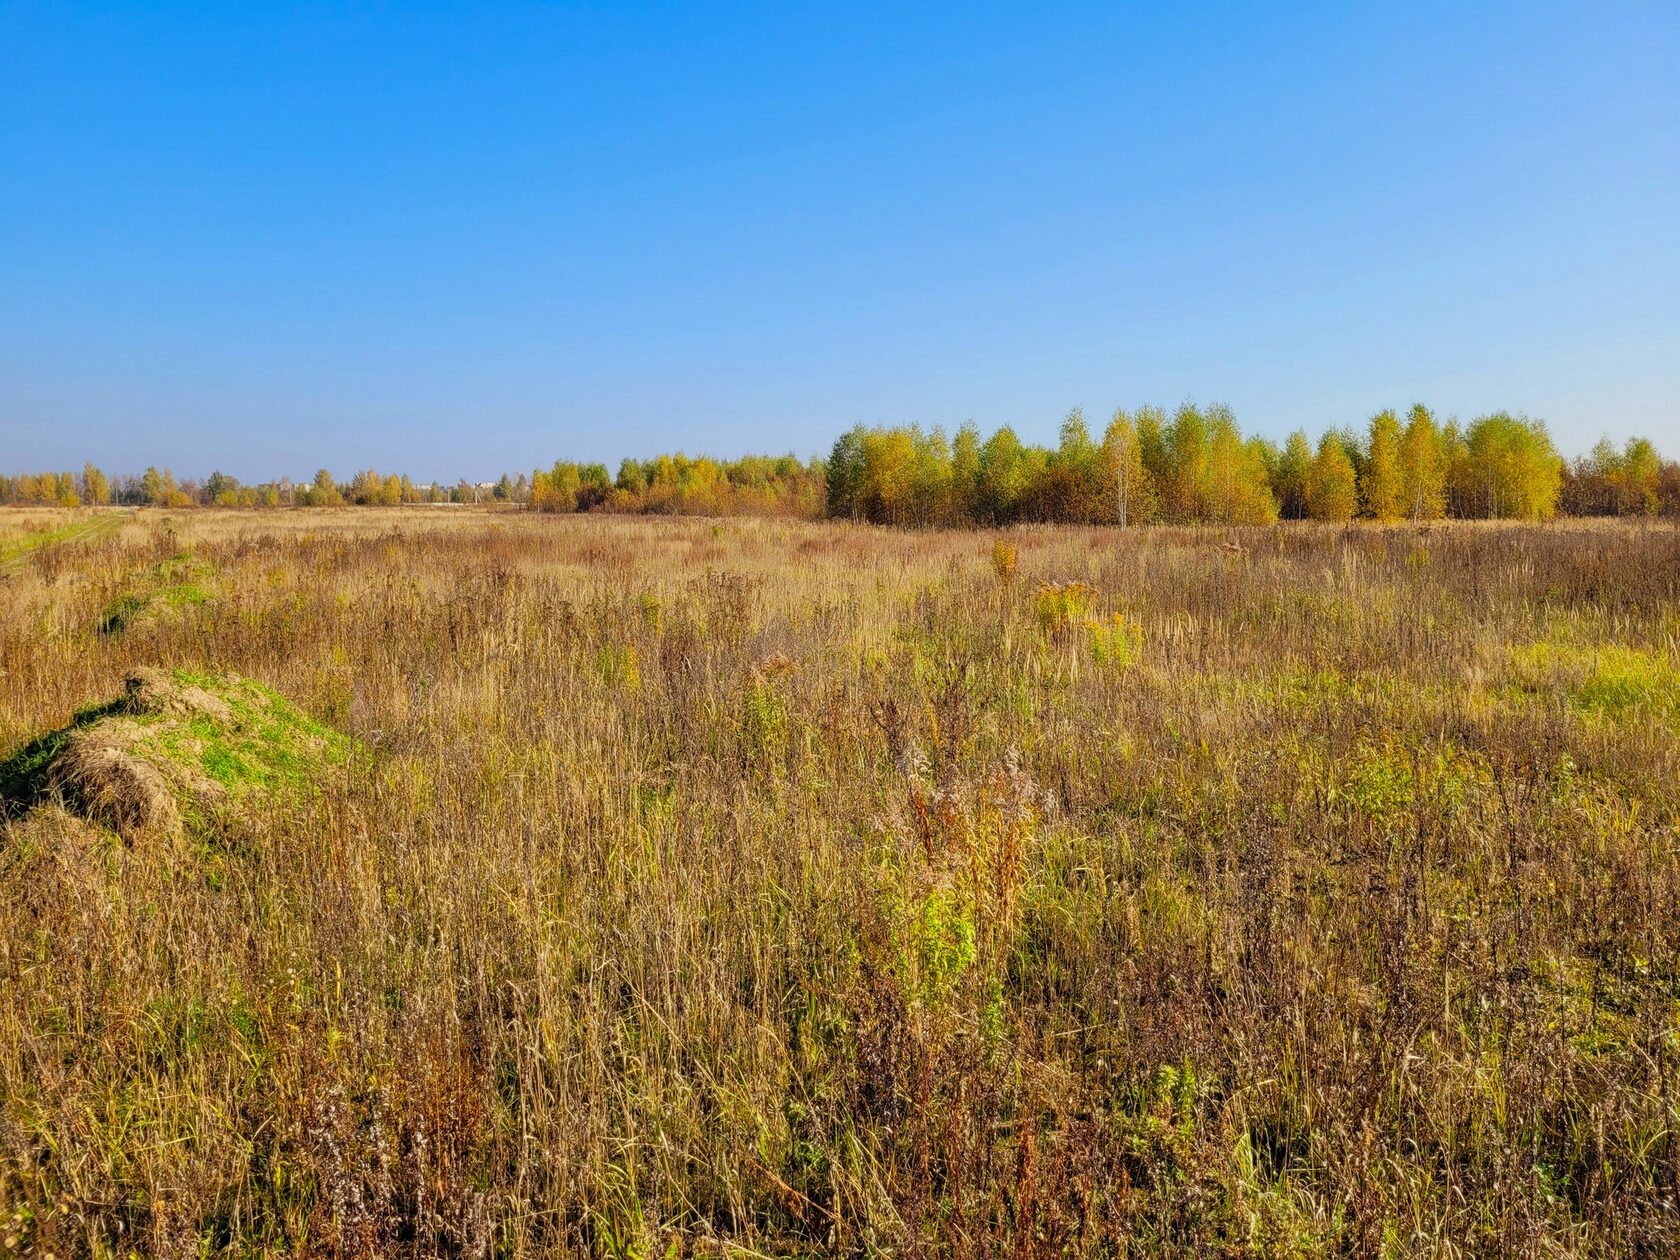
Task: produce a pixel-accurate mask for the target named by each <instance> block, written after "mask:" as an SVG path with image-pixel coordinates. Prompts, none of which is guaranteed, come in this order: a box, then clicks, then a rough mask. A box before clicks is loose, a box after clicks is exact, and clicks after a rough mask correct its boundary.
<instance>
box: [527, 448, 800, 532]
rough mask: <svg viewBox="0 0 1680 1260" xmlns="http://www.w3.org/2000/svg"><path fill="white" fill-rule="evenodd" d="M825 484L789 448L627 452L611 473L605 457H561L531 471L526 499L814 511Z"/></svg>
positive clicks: (571, 506)
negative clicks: (729, 454) (777, 451)
mask: <svg viewBox="0 0 1680 1260" xmlns="http://www.w3.org/2000/svg"><path fill="white" fill-rule="evenodd" d="M823 486H824V483H823V470H822V465H821V464H820V463H816V462H813V463H811V464H809V465H807V464H803V463H801V462H800V461H799V460H798V459H797V458H796V457H795V456H793V455H782V456H779V457H777V456H769V455H748V456H745V457H744V458H742V459H735V460H716V459H710V458H708V457H706V456H699V457H696V458H692V459H691V458H689V457H688V456H687V455H683V454H680V453H679V454H676V455H660V456H658V457H656V458H654V459H647V460H639V459H626V460H625V461H624V462H623V463H621V464H620V465H619V466H618V476H616V477H614V476H612V475H611V474H609V473H608V472H607V466H606V465H605V464H574V463H571V462H569V461H567V460H561V461H559V462H558V463H556V464H555V465H554V466H553V467H552V468H548V469H538V470H537V471H536V472H535V473H533V474H532V475H531V490H530V504H531V506H532V507H533V508H536V509H537V510H538V511H541V512H588V511H594V510H603V511H609V512H656V513H678V512H680V513H691V514H695V515H707V516H748V515H751V516H818V515H821V514H822V511H823V507H824V504H825V499H824V489H823Z"/></svg>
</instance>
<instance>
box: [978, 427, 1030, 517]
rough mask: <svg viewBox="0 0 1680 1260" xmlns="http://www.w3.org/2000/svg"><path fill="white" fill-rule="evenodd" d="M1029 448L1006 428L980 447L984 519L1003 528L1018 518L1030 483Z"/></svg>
mask: <svg viewBox="0 0 1680 1260" xmlns="http://www.w3.org/2000/svg"><path fill="white" fill-rule="evenodd" d="M1027 471H1028V469H1027V458H1026V449H1025V448H1024V447H1023V446H1022V445H1021V439H1020V438H1018V437H1016V436H1015V430H1014V429H1012V428H1010V427H1009V426H1008V425H1004V426H1003V427H1002V428H1001V429H999V430H998V431H997V432H996V433H994V434H992V436H991V437H989V438H987V439H986V444H985V445H984V446H982V447H981V448H980V495H979V499H980V512H979V514H980V518H981V519H982V520H984V521H986V522H988V523H990V524H994V525H1002V524H1006V523H1008V522H1009V521H1012V520H1014V519H1015V515H1016V512H1017V510H1018V509H1019V507H1020V502H1021V496H1022V493H1023V491H1024V490H1025V489H1026V484H1027Z"/></svg>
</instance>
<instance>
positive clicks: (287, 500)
mask: <svg viewBox="0 0 1680 1260" xmlns="http://www.w3.org/2000/svg"><path fill="white" fill-rule="evenodd" d="M529 491H530V487H529V483H528V482H527V481H526V479H525V478H524V476H520V477H519V478H518V479H517V480H515V479H513V478H511V477H508V476H506V475H504V476H503V477H502V479H501V480H500V481H497V482H495V483H489V482H483V483H477V484H474V483H470V482H466V481H461V482H458V483H457V484H455V485H453V486H444V485H440V484H438V483H436V482H434V483H432V484H430V485H416V484H415V483H414V482H412V481H410V480H409V479H408V478H407V477H396V476H386V477H382V476H380V475H379V474H378V473H376V472H375V471H373V470H372V469H371V468H370V469H367V470H365V471H363V472H359V473H357V474H356V475H355V476H353V477H352V478H350V480H349V481H342V482H341V481H338V480H336V479H334V477H333V475H332V474H331V473H330V472H329V471H328V470H327V469H325V468H323V469H321V470H320V471H319V472H317V473H316V474H315V476H314V479H313V480H310V481H299V482H294V481H292V480H291V478H289V477H282V478H280V479H279V480H278V481H265V482H261V483H259V484H256V485H243V484H241V483H240V481H239V480H238V478H236V477H231V476H229V475H228V474H227V473H223V472H214V473H211V474H210V476H209V477H207V478H205V480H204V481H202V482H197V481H179V482H178V481H176V479H175V475H174V473H172V472H171V471H170V470H169V469H167V468H165V469H163V470H161V471H159V470H158V469H157V468H148V469H147V470H146V471H145V473H144V474H143V475H141V476H139V477H120V478H115V479H113V478H109V477H107V476H106V475H105V474H104V473H103V472H101V471H100V470H99V469H98V468H96V467H94V465H92V464H88V465H86V466H85V467H84V468H83V469H82V471H81V472H79V473H68V472H63V473H32V474H24V475H22V476H17V477H6V476H0V504H26V505H40V506H57V507H78V506H82V505H89V506H101V505H105V504H118V505H123V506H129V507H172V508H181V507H243V508H258V507H338V506H341V505H344V504H355V505H358V506H370V507H378V506H394V505H396V504H401V503H492V502H506V503H523V502H525V501H526V500H527V499H528V497H529Z"/></svg>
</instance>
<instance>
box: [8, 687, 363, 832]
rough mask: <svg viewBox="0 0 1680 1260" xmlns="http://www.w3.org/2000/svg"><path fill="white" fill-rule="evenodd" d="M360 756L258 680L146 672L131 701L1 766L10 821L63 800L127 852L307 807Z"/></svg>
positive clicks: (82, 717) (104, 709) (99, 711)
mask: <svg viewBox="0 0 1680 1260" xmlns="http://www.w3.org/2000/svg"><path fill="white" fill-rule="evenodd" d="M354 750H355V743H354V741H353V740H351V739H350V738H349V737H348V736H345V735H343V734H341V733H340V732H338V731H335V730H332V729H331V728H330V727H327V726H324V725H322V724H321V723H319V722H317V721H315V720H314V719H313V718H311V717H309V716H308V715H306V714H305V713H303V712H302V711H300V710H299V709H298V708H297V707H296V706H295V705H293V704H292V703H291V702H290V701H288V700H286V699H285V698H284V697H282V696H280V695H277V694H276V693H275V692H273V691H270V690H269V689H268V688H267V687H264V686H262V685H261V684H259V683H256V682H252V681H251V680H250V679H248V678H240V677H238V676H237V675H232V674H225V675H210V674H198V673H193V672H191V671H188V670H175V671H173V672H166V671H163V670H158V669H147V668H141V669H136V670H134V671H133V672H132V673H130V674H129V676H128V678H127V680H126V689H125V693H124V695H123V696H122V698H120V699H118V700H115V701H112V702H111V703H109V704H104V705H99V706H96V707H93V708H90V709H84V710H82V711H81V712H80V713H78V714H77V715H76V717H75V719H74V720H73V721H72V722H71V723H70V724H69V725H68V726H66V727H63V728H62V729H60V730H56V731H53V732H51V733H49V734H47V735H44V736H42V737H41V738H39V739H37V740H35V741H33V742H32V743H30V744H28V745H25V746H24V747H23V748H22V749H20V750H19V751H18V752H16V753H14V754H13V755H12V756H11V757H10V758H9V759H7V760H6V761H5V762H4V763H0V809H3V810H4V811H5V812H9V813H21V812H23V811H24V810H26V809H29V808H31V807H33V806H34V805H36V804H37V803H39V802H42V801H44V800H50V799H56V800H59V801H62V803H63V804H64V805H65V806H67V807H68V808H70V809H71V810H73V811H75V812H76V813H79V814H81V815H83V816H84V817H87V818H90V819H92V820H94V821H96V822H99V823H102V824H104V825H106V826H109V827H111V828H113V829H114V830H115V831H117V832H118V834H120V835H121V836H122V837H123V838H124V839H126V840H134V839H136V838H138V837H141V836H154V835H169V834H178V833H180V832H181V831H182V829H183V828H184V827H186V826H188V825H190V824H196V823H199V822H201V821H203V820H205V819H208V818H211V817H214V816H216V815H217V814H219V813H221V812H223V811H226V810H230V809H231V810H240V809H244V808H249V807H250V806H252V805H254V804H257V803H261V802H272V801H274V800H275V799H277V798H294V799H295V798H298V797H302V796H304V795H307V794H308V793H309V792H310V791H311V790H313V788H314V787H315V786H316V785H317V784H318V783H319V781H320V777H321V775H322V774H323V773H324V772H325V771H327V770H329V769H331V768H332V767H334V766H340V765H344V764H345V763H347V762H348V761H349V760H350V758H351V757H352V755H353V753H354Z"/></svg>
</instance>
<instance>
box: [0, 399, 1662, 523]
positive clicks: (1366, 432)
mask: <svg viewBox="0 0 1680 1260" xmlns="http://www.w3.org/2000/svg"><path fill="white" fill-rule="evenodd" d="M0 503H5V504H40V505H59V506H65V507H74V506H77V505H82V504H88V505H103V504H125V505H149V506H154V507H172V508H178V507H192V506H222V507H248V508H257V507H291V506H296V507H337V506H343V505H353V506H394V505H398V504H442V503H454V504H474V503H477V504H496V503H501V504H507V505H510V506H511V505H519V506H524V507H528V508H531V509H533V510H536V511H542V512H590V511H606V512H642V513H685V514H695V515H758V516H792V517H819V516H824V515H826V516H832V517H843V518H849V519H853V520H860V521H873V522H878V523H882V524H889V525H899V526H964V525H1007V524H1012V523H1016V522H1030V521H1043V522H1067V523H1079V524H1098V525H1122V526H1125V525H1142V524H1150V523H1156V522H1160V523H1176V524H1227V525H1252V524H1267V523H1270V522H1272V521H1276V520H1279V519H1283V520H1319V521H1347V520H1352V519H1354V518H1356V517H1359V518H1367V519H1371V520H1377V521H1401V520H1434V519H1438V518H1441V517H1463V518H1508V519H1522V520H1543V519H1546V518H1548V517H1551V516H1554V515H1556V514H1558V513H1560V512H1561V513H1564V514H1567V515H1573V516H1605V515H1649V514H1657V513H1666V514H1674V515H1680V464H1677V463H1676V462H1675V461H1673V460H1667V459H1664V458H1663V457H1662V456H1661V455H1659V454H1658V452H1657V450H1656V448H1655V446H1653V445H1652V443H1651V442H1650V441H1648V440H1646V439H1644V438H1633V439H1630V440H1629V441H1627V442H1626V443H1625V444H1623V445H1622V446H1619V447H1618V446H1616V445H1614V444H1613V443H1611V442H1610V441H1609V440H1608V439H1606V440H1604V441H1601V442H1599V443H1598V445H1596V446H1595V447H1593V449H1592V450H1591V451H1590V452H1588V453H1587V454H1586V455H1584V456H1580V457H1578V458H1576V459H1574V460H1565V459H1564V458H1562V457H1561V456H1560V455H1559V454H1558V452H1557V449H1556V447H1555V446H1554V445H1553V443H1552V439H1551V436H1550V434H1549V433H1548V432H1547V430H1546V426H1545V425H1544V424H1543V423H1541V422H1540V421H1537V420H1531V419H1529V418H1527V417H1526V416H1514V415H1511V414H1508V413H1505V412H1498V413H1495V414H1493V415H1487V416H1481V417H1478V418H1477V419H1475V420H1473V421H1471V422H1470V423H1468V424H1460V423H1459V422H1458V421H1457V420H1456V419H1449V420H1447V421H1445V422H1441V421H1438V420H1437V419H1436V417H1435V415H1434V414H1433V413H1432V412H1431V411H1430V410H1429V409H1428V408H1427V407H1424V406H1422V405H1421V404H1420V405H1418V406H1414V407H1412V408H1411V409H1410V410H1409V411H1408V412H1406V414H1405V415H1404V416H1402V415H1400V414H1399V413H1397V412H1395V411H1392V410H1385V411H1380V412H1378V413H1377V414H1376V415H1374V416H1372V417H1371V419H1370V420H1369V421H1368V422H1367V423H1366V424H1365V425H1364V426H1363V428H1362V429H1361V430H1354V429H1351V428H1333V429H1330V430H1328V431H1327V432H1325V433H1324V434H1322V435H1321V436H1320V437H1319V439H1318V440H1317V441H1316V442H1314V441H1312V440H1311V439H1309V438H1308V436H1307V434H1306V433H1305V432H1304V431H1302V430H1297V431H1296V432H1294V433H1292V434H1290V435H1289V437H1288V438H1286V439H1285V440H1284V441H1283V443H1282V444H1278V443H1274V442H1271V441H1269V440H1267V439H1265V438H1261V437H1255V436H1245V435H1244V434H1243V432H1242V430H1241V428H1240V426H1239V425H1238V424H1237V420H1236V417H1235V416H1234V415H1233V414H1232V412H1231V410H1230V408H1228V407H1224V406H1219V405H1215V406H1211V407H1207V408H1205V409H1203V408H1198V407H1196V406H1193V405H1191V404H1189V403H1186V404H1185V405H1183V406H1181V407H1179V408H1178V409H1177V410H1176V411H1174V412H1172V413H1171V414H1170V415H1169V414H1168V413H1167V412H1166V411H1165V410H1164V409H1162V408H1159V407H1140V408H1139V409H1138V410H1137V411H1136V412H1128V411H1125V410H1118V411H1116V412H1114V414H1113V415H1112V416H1111V417H1110V419H1109V421H1108V423H1107V425H1106V426H1105V427H1104V428H1103V430H1102V433H1101V434H1100V436H1099V435H1097V434H1094V433H1093V432H1092V429H1091V426H1090V424H1089V423H1088V422H1087V421H1086V419H1085V415H1084V413H1083V412H1082V411H1081V410H1079V409H1078V408H1075V409H1074V410H1073V411H1071V412H1070V413H1069V414H1068V416H1067V418H1066V419H1065V420H1063V422H1062V425H1061V431H1060V433H1059V435H1058V441H1057V443H1056V445H1054V446H1038V445H1033V444H1030V443H1026V442H1023V441H1022V440H1021V439H1020V438H1019V437H1018V436H1017V435H1016V433H1015V431H1014V430H1013V429H1011V428H1009V427H1008V426H1004V427H1002V428H999V429H997V430H996V431H995V432H993V433H992V434H991V435H990V436H989V437H984V438H983V437H982V435H981V433H980V430H979V429H978V428H977V427H976V426H975V425H974V424H972V423H969V424H964V425H963V426H961V427H960V428H959V429H958V430H957V431H956V433H955V435H954V436H951V437H947V436H946V434H945V432H944V431H943V430H942V429H940V428H931V429H923V428H921V427H920V426H917V425H904V426H865V425H858V426H856V427H855V428H853V429H851V430H849V431H848V432H846V433H844V434H842V435H841V436H840V438H839V439H838V440H837V441H836V442H835V443H834V446H833V448H832V450H831V451H830V452H829V454H828V457H827V458H826V459H813V460H810V461H809V462H804V461H801V460H800V459H798V458H797V457H796V456H793V455H782V456H767V455H750V456H745V457H743V458H740V459H735V460H719V459H712V458H709V457H706V456H698V457H690V456H687V455H684V454H681V453H677V454H673V455H659V456H656V457H655V458H652V459H645V460H642V459H626V460H624V461H623V462H622V463H621V464H620V465H619V467H618V471H617V473H616V475H614V474H612V473H610V472H609V470H608V468H607V466H606V465H604V464H599V463H576V462H572V461H569V460H560V461H558V462H556V463H555V464H553V465H552V466H550V467H548V468H539V469H536V470H535V471H533V472H532V473H531V474H530V475H529V476H526V475H525V474H523V473H522V474H520V475H518V476H517V477H514V476H510V475H507V474H504V475H503V476H502V477H501V478H499V479H498V480H497V481H495V482H467V481H465V480H463V481H460V482H457V483H456V484H455V485H453V486H445V485H442V484H441V483H438V482H432V483H429V484H417V483H415V482H413V481H411V480H410V479H409V478H407V477H405V476H396V475H383V476H382V475H381V474H379V473H377V472H375V471H374V470H372V469H366V470H363V471H360V472H358V473H356V474H355V475H354V476H352V477H351V478H350V479H349V480H348V481H339V480H338V479H336V478H335V477H334V476H333V475H332V473H331V472H329V471H328V470H327V469H325V468H323V469H321V470H320V471H318V472H317V473H316V474H315V476H314V477H313V478H312V479H310V480H307V481H297V482H294V481H292V480H291V479H289V478H279V479H277V480H275V481H269V482H262V483H259V484H255V485H245V484H242V483H240V482H239V481H238V480H237V479H235V478H233V477H231V476H228V475H227V474H225V473H221V472H216V473H212V474H211V475H210V476H209V477H208V478H206V479H205V480H204V481H202V482H195V481H190V480H187V481H177V480H176V478H175V476H174V475H173V474H172V473H171V472H170V470H169V469H167V468H165V469H162V470H159V469H157V468H148V469H147V470H146V471H145V473H144V474H142V475H141V476H138V477H121V478H112V477H108V476H107V475H106V474H105V473H104V472H102V471H101V470H100V469H98V468H97V467H95V466H94V465H93V464H91V463H90V464H87V465H86V466H84V468H83V469H82V471H81V472H79V473H72V472H56V473H55V472H47V473H37V474H25V475H20V476H10V477H8V476H0Z"/></svg>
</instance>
